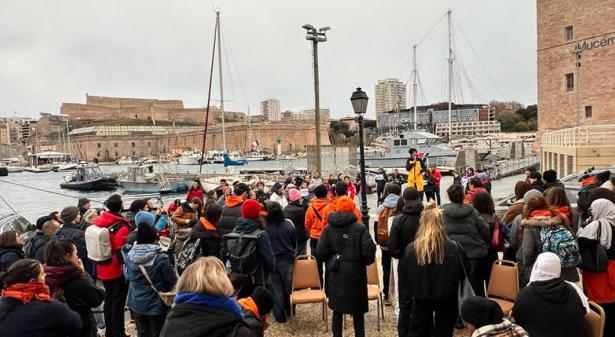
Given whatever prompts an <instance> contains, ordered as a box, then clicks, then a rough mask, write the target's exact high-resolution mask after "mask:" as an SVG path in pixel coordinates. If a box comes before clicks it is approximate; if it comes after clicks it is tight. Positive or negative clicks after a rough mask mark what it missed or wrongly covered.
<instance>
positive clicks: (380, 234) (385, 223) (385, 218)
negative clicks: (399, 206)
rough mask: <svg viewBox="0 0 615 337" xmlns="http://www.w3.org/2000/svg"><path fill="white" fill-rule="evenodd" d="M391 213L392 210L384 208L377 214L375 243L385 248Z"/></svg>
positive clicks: (387, 241) (387, 242)
mask: <svg viewBox="0 0 615 337" xmlns="http://www.w3.org/2000/svg"><path fill="white" fill-rule="evenodd" d="M392 213H393V209H392V208H387V207H385V208H384V209H383V210H382V211H381V212H380V214H378V225H377V226H376V242H377V243H378V244H379V245H380V246H382V247H386V246H388V244H389V217H390V216H391V214H392Z"/></svg>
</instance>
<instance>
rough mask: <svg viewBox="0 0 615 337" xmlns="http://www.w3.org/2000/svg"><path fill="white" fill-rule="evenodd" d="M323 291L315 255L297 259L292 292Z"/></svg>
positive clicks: (301, 256)
mask: <svg viewBox="0 0 615 337" xmlns="http://www.w3.org/2000/svg"><path fill="white" fill-rule="evenodd" d="M307 288H312V289H321V287H320V278H319V277H318V264H317V263H316V258H315V257H314V256H313V255H300V256H297V258H296V259H295V265H294V267H293V285H292V290H298V289H307Z"/></svg>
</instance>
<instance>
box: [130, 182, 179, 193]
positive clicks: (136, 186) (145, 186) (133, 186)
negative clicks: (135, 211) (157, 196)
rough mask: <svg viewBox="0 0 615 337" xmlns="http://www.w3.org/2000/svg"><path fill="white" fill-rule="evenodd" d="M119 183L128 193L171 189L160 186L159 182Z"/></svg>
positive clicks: (169, 190)
mask: <svg viewBox="0 0 615 337" xmlns="http://www.w3.org/2000/svg"><path fill="white" fill-rule="evenodd" d="M120 185H121V186H122V187H123V188H124V190H125V191H126V192H128V193H170V192H171V189H169V188H166V189H165V188H162V187H160V184H159V183H146V182H134V181H121V182H120Z"/></svg>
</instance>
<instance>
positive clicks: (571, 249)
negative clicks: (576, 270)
mask: <svg viewBox="0 0 615 337" xmlns="http://www.w3.org/2000/svg"><path fill="white" fill-rule="evenodd" d="M540 245H541V247H542V252H552V253H555V254H556V255H557V256H559V259H560V261H561V263H562V268H570V267H576V266H577V265H578V264H579V263H580V262H581V254H580V253H579V244H578V243H577V240H576V239H575V238H574V236H573V235H572V233H570V231H569V230H567V229H566V228H564V226H562V225H557V226H549V227H543V228H541V229H540Z"/></svg>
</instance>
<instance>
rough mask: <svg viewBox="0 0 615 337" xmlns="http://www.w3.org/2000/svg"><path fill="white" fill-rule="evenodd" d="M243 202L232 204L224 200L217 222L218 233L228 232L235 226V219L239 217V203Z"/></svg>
mask: <svg viewBox="0 0 615 337" xmlns="http://www.w3.org/2000/svg"><path fill="white" fill-rule="evenodd" d="M242 204H243V202H240V203H237V204H234V203H230V202H228V200H225V202H224V206H222V218H221V219H220V222H219V223H218V232H219V233H220V235H222V236H224V235H225V234H229V233H231V232H232V231H233V228H235V225H236V224H237V220H239V218H241V205H242Z"/></svg>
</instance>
